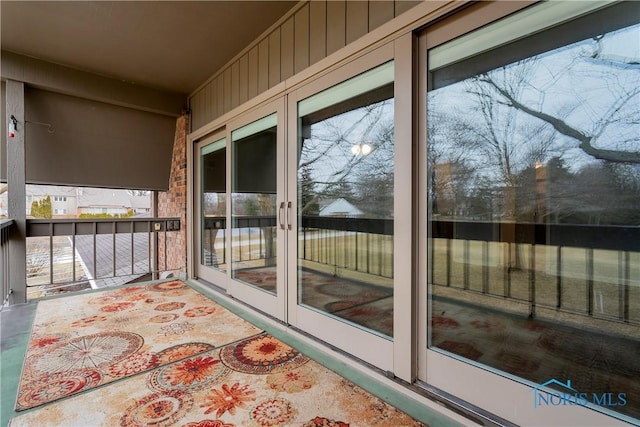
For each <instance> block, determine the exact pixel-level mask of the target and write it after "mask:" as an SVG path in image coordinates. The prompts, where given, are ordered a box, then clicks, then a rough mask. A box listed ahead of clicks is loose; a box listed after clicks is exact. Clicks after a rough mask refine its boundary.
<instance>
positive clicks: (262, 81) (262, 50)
mask: <svg viewBox="0 0 640 427" xmlns="http://www.w3.org/2000/svg"><path fill="white" fill-rule="evenodd" d="M267 89H269V39H264V40H262V41H261V42H260V44H259V45H258V93H262V92H264V91H265V90H267Z"/></svg>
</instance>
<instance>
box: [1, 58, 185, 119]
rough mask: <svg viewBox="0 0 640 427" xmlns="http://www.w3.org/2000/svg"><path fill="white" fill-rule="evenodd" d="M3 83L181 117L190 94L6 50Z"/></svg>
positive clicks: (3, 60)
mask: <svg viewBox="0 0 640 427" xmlns="http://www.w3.org/2000/svg"><path fill="white" fill-rule="evenodd" d="M1 58H2V80H14V81H18V82H24V83H25V84H27V85H29V86H32V87H35V88H38V89H43V90H48V91H51V92H56V93H61V94H64V95H71V96H75V97H78V98H84V99H89V100H92V101H98V102H104V103H107V104H113V105H118V106H121V107H128V108H134V109H137V110H142V111H148V112H152V113H157V114H163V115H167V116H172V117H178V116H180V115H181V114H182V113H183V112H184V110H185V109H186V105H187V94H182V93H175V92H167V91H162V90H158V89H153V88H148V87H143V86H139V85H136V84H133V83H130V82H125V81H120V80H116V79H112V78H108V77H104V76H100V75H98V74H93V73H88V72H85V71H81V70H77V69H74V68H69V67H65V66H62V65H58V64H54V63H51V62H46V61H42V60H40V59H35V58H31V57H28V56H23V55H19V54H17V53H14V52H9V51H6V50H3V51H2V52H1Z"/></svg>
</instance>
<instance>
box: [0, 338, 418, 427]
mask: <svg viewBox="0 0 640 427" xmlns="http://www.w3.org/2000/svg"><path fill="white" fill-rule="evenodd" d="M98 402H99V404H98ZM81 408H91V410H82V409H81ZM35 425H37V426H69V427H70V426H82V427H86V426H121V427H130V426H154V427H164V426H171V425H177V426H183V427H232V426H263V427H266V426H269V427H271V426H292V425H295V426H304V427H316V426H335V427H346V426H385V427H388V426H394V427H395V426H422V425H423V424H421V423H419V422H417V421H415V420H414V419H412V418H410V417H409V416H408V415H406V414H405V413H402V412H400V411H398V410H397V409H395V408H393V407H392V406H390V405H388V404H386V403H385V402H383V401H382V400H380V399H378V398H376V397H374V396H373V395H371V394H369V393H368V392H366V391H364V390H363V389H361V388H359V387H358V386H356V385H354V384H353V383H351V382H349V381H347V380H345V379H343V378H341V377H339V376H338V375H336V374H335V373H333V372H331V371H329V370H328V369H326V368H324V367H323V366H322V365H320V364H318V363H316V362H314V361H312V360H310V359H309V358H308V357H306V356H305V355H303V354H301V353H300V352H298V351H297V350H296V349H294V348H292V347H290V346H288V345H286V344H284V343H283V342H281V341H279V340H277V339H276V338H274V337H272V336H270V335H268V334H259V335H254V336H252V337H248V338H246V339H244V340H241V341H239V342H237V343H233V344H229V345H227V346H224V347H222V348H220V349H214V350H210V351H207V352H204V353H200V354H198V355H194V356H191V357H189V358H186V359H183V360H180V361H177V362H174V363H170V364H167V365H164V366H162V367H159V368H156V369H154V370H152V371H150V372H148V373H145V374H143V375H137V376H134V377H131V378H128V379H126V380H123V381H118V382H116V383H113V384H111V385H109V386H108V387H102V388H99V389H96V390H94V391H92V392H90V393H85V394H82V395H79V396H75V397H72V398H69V399H66V400H63V401H59V402H56V403H53V404H51V405H47V406H45V407H43V408H39V409H37V410H34V411H31V412H28V413H25V414H24V415H20V416H18V417H16V418H14V419H13V420H12V421H11V423H10V427H23V426H35Z"/></svg>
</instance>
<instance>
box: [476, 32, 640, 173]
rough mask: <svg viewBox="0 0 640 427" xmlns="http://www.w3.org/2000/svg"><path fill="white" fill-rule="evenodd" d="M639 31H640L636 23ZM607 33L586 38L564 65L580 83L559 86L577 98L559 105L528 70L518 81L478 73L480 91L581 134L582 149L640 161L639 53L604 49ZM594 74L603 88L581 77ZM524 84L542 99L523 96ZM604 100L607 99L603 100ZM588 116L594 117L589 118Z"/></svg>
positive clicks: (530, 63) (572, 133)
mask: <svg viewBox="0 0 640 427" xmlns="http://www.w3.org/2000/svg"><path fill="white" fill-rule="evenodd" d="M627 31H634V30H633V29H628V30H627ZM635 31H636V33H637V29H636V30H635ZM607 36H608V35H600V36H598V37H595V38H593V39H592V40H591V42H590V43H585V44H584V45H583V46H582V48H581V49H579V51H578V52H576V53H575V57H574V58H573V60H572V61H571V63H570V64H569V66H568V67H567V68H566V69H565V70H564V71H563V72H564V73H566V74H567V75H568V78H569V80H570V81H572V82H575V83H576V84H575V85H571V86H569V85H564V86H563V87H561V88H560V90H561V91H563V92H566V91H569V92H570V94H571V95H572V97H573V98H574V101H573V103H566V104H561V105H560V106H559V108H558V106H557V105H556V103H554V102H553V100H550V101H548V98H551V97H552V96H553V95H554V93H553V92H551V93H549V92H547V93H546V94H545V92H543V91H542V90H538V89H537V88H536V87H535V82H533V81H532V80H531V79H530V78H527V77H526V76H524V75H523V78H522V79H521V80H520V82H519V84H516V85H514V84H512V82H510V81H508V80H507V79H503V78H501V75H500V72H497V73H496V72H492V73H485V74H482V75H480V76H479V77H478V78H477V79H476V85H477V88H478V89H477V90H476V93H477V94H478V95H479V96H480V97H482V98H484V99H487V100H488V99H491V102H492V103H494V104H500V105H504V106H507V107H509V108H512V109H514V111H519V112H522V113H525V114H526V115H528V116H530V117H533V118H536V119H538V121H539V123H543V124H547V125H550V126H551V127H552V128H553V129H554V130H555V131H556V132H558V133H559V134H561V135H563V136H566V137H569V138H572V139H574V140H576V141H577V142H578V143H579V147H580V149H581V150H583V151H584V152H585V153H587V154H589V155H590V156H593V157H594V158H596V159H601V160H606V161H611V162H623V163H639V162H640V133H639V132H638V128H637V126H638V125H640V109H639V107H638V105H639V102H640V85H639V84H638V81H639V80H640V73H639V71H640V58H626V57H621V56H619V55H616V54H614V53H607V52H606V51H605V50H604V49H603V43H604V42H605V41H606V38H607ZM538 61H539V58H537V57H534V58H532V59H528V60H526V61H523V62H522V63H521V65H520V66H519V68H521V69H522V70H527V69H528V68H530V67H532V66H534V64H535V63H536V62H538ZM586 64H588V67H586V66H585V65H586ZM501 71H504V70H501ZM525 73H526V71H525ZM594 75H595V76H597V77H598V79H599V80H600V81H599V86H600V90H598V91H588V90H585V89H587V88H585V86H584V85H583V84H580V83H579V81H580V80H581V79H586V78H590V77H591V78H592V77H593V76H594ZM525 84H526V86H527V87H528V88H529V89H531V90H534V91H537V92H538V95H539V99H540V101H539V102H535V103H534V102H529V101H527V100H523V97H522V96H521V93H520V92H521V89H522V88H523V86H524V85H525ZM601 91H603V92H605V93H604V95H608V96H607V97H606V100H603V99H602V98H600V97H599V96H598V93H599V92H601ZM558 92H559V91H558ZM590 92H591V96H590V95H589V93H590ZM545 95H546V96H545ZM549 95H551V96H549ZM603 101H604V102H608V103H607V104H606V105H604V106H603V105H602V104H603ZM549 104H551V105H549ZM554 107H555V108H554ZM603 107H604V108H603ZM574 112H575V114H572V113H574ZM585 117H588V118H589V119H588V120H585Z"/></svg>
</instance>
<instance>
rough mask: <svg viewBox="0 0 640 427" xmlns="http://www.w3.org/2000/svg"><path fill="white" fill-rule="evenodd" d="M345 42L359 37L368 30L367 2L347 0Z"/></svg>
mask: <svg viewBox="0 0 640 427" xmlns="http://www.w3.org/2000/svg"><path fill="white" fill-rule="evenodd" d="M346 24H347V25H346V29H347V30H346V41H347V44H349V43H351V42H353V41H355V40H357V39H359V38H360V37H362V36H364V35H365V34H367V32H368V31H369V2H365V1H347V21H346Z"/></svg>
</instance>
